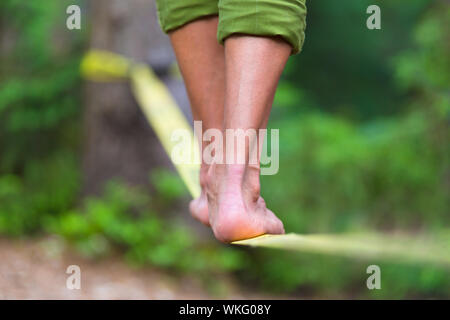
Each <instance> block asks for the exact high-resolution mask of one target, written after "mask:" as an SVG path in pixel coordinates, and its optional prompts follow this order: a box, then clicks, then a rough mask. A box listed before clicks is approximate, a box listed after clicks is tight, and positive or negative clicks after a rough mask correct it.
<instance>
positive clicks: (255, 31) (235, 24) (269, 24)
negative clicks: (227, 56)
mask: <svg viewBox="0 0 450 320" xmlns="http://www.w3.org/2000/svg"><path fill="white" fill-rule="evenodd" d="M156 3H157V6H158V17H159V23H160V25H161V28H162V30H163V31H164V32H166V33H167V32H169V31H172V30H175V29H177V28H179V27H181V26H183V25H185V24H187V23H189V22H191V21H193V20H196V19H199V18H202V17H205V16H210V15H218V16H219V26H218V31H217V40H218V41H219V43H221V44H223V42H224V40H225V39H226V38H227V37H228V36H230V35H231V34H234V33H243V34H249V35H255V36H281V37H282V38H283V39H284V40H285V41H287V42H288V43H290V44H291V46H292V53H293V54H295V53H298V52H300V50H301V48H302V46H303V42H304V40H305V28H306V0H156Z"/></svg>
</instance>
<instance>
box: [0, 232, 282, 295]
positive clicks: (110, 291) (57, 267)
mask: <svg viewBox="0 0 450 320" xmlns="http://www.w3.org/2000/svg"><path fill="white" fill-rule="evenodd" d="M70 265H78V266H79V267H80V270H81V289H79V290H69V289H68V288H67V287H66V281H67V278H68V277H69V276H70V274H66V270H67V267H68V266H70ZM222 282H223V285H221V289H220V290H214V291H219V292H220V293H217V292H215V293H214V294H213V293H212V292H211V290H210V289H207V288H206V287H205V286H204V285H202V282H201V281H199V280H198V279H195V278H192V277H183V278H179V277H176V276H174V275H171V274H169V273H165V272H164V271H161V270H156V269H151V268H132V267H130V266H129V265H127V264H126V263H125V262H123V260H121V259H120V258H118V257H116V258H114V257H113V258H107V259H106V258H105V259H101V260H96V261H93V260H90V259H86V258H83V257H81V256H80V255H78V254H76V253H74V252H73V251H71V250H70V249H68V248H67V247H66V246H64V245H63V244H62V243H61V241H60V240H58V239H52V238H47V239H41V240H37V241H36V240H20V241H18V240H14V241H12V240H9V239H0V299H58V300H59V299H268V298H274V297H270V296H267V295H265V294H264V293H255V292H248V291H247V290H245V289H243V288H240V287H239V286H238V285H236V283H235V281H233V279H228V278H227V279H223V281H221V283H222ZM277 298H281V297H277Z"/></svg>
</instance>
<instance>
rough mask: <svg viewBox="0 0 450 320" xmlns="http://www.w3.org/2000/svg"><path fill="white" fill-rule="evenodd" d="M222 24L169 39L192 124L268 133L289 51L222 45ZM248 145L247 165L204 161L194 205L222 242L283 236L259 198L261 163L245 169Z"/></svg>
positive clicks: (255, 41)
mask: <svg viewBox="0 0 450 320" xmlns="http://www.w3.org/2000/svg"><path fill="white" fill-rule="evenodd" d="M217 25H218V18H217V17H208V18H204V19H200V20H196V21H194V22H191V23H189V24H187V25H185V26H183V27H181V28H179V29H177V30H175V31H173V32H171V33H170V34H169V35H170V39H171V42H172V45H173V48H174V51H175V54H176V57H177V60H178V64H179V66H180V69H181V73H182V75H183V78H184V81H185V84H186V88H187V92H188V95H189V99H190V102H191V108H192V113H193V117H194V120H200V121H202V124H203V130H207V129H209V128H216V129H219V130H221V131H222V132H225V129H244V130H246V129H256V130H258V129H262V128H266V126H267V122H268V119H269V114H270V109H271V107H272V102H273V98H274V95H275V90H276V86H277V83H278V80H279V78H280V75H281V73H282V71H283V69H284V66H285V64H286V61H287V59H288V57H289V55H290V53H291V50H292V49H291V46H290V45H289V44H288V43H286V42H284V41H283V40H281V39H277V38H268V37H256V36H248V35H232V36H230V37H229V38H227V39H226V40H225V45H224V46H222V45H220V44H219V43H218V42H217V38H216V34H217ZM223 135H224V136H226V135H225V133H224V134H223ZM200 143H202V144H203V147H205V146H206V144H207V142H205V141H202V142H200ZM248 147H249V146H248V144H246V150H245V152H246V155H247V157H246V159H247V161H246V163H245V164H213V165H207V164H206V163H202V166H201V170H200V184H201V187H202V193H201V196H200V197H199V198H197V199H194V200H193V201H192V202H191V203H190V212H191V214H192V216H193V217H195V218H196V219H198V220H199V221H201V222H202V223H204V224H205V225H208V226H211V228H212V230H213V232H214V235H215V236H216V238H217V239H219V240H220V241H223V242H230V241H234V240H240V239H246V238H251V237H255V236H258V235H261V234H265V233H269V234H280V233H284V228H283V224H282V222H281V221H280V220H279V219H278V218H277V217H276V216H275V214H274V213H273V212H272V211H270V210H269V209H267V207H266V204H265V202H264V200H263V198H262V197H261V196H260V180H259V171H260V169H259V163H258V164H256V165H255V164H252V165H251V164H249V163H248V152H249V151H248ZM225 152H228V151H227V150H225Z"/></svg>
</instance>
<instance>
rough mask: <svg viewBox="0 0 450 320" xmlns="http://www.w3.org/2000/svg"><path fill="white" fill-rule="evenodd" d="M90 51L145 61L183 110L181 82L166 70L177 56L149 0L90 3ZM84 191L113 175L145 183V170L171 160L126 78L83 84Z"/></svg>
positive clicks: (98, 186)
mask: <svg viewBox="0 0 450 320" xmlns="http://www.w3.org/2000/svg"><path fill="white" fill-rule="evenodd" d="M88 10H89V12H90V21H89V25H90V32H91V43H90V47H91V48H93V49H101V50H108V51H112V52H115V53H119V54H121V55H124V56H126V57H128V58H130V59H133V60H135V61H139V62H149V63H150V64H151V65H152V66H153V67H154V68H155V69H156V71H157V72H158V74H160V75H161V77H162V78H163V80H164V81H165V82H166V84H167V85H168V86H169V89H170V90H171V92H172V94H173V95H174V96H175V99H176V100H177V101H178V103H179V104H180V105H181V106H182V109H183V110H184V111H185V112H187V109H188V108H189V104H188V100H187V97H186V93H185V90H184V86H183V84H182V82H181V81H180V80H177V79H172V78H170V76H168V75H167V72H165V71H166V70H167V69H168V66H169V65H171V64H172V63H173V61H174V60H175V58H174V54H173V52H172V49H171V47H170V43H169V39H168V37H167V36H166V35H164V34H163V33H162V32H161V30H160V28H159V25H158V22H157V16H156V8H155V4H154V1H152V0H127V1H123V0H95V1H91V2H90V8H89V9H88ZM84 129H85V130H84V132H85V150H84V158H83V166H84V193H85V194H97V193H99V192H100V191H101V190H102V187H103V185H104V183H105V182H106V181H108V180H110V179H111V178H116V177H118V178H120V179H121V180H123V181H125V182H127V183H129V184H131V185H146V186H149V173H150V172H151V170H153V169H154V168H156V167H170V166H171V165H170V161H169V158H168V156H167V155H166V153H165V152H164V150H163V148H162V147H161V145H160V143H159V141H158V139H157V137H156V135H155V134H154V132H153V130H152V129H151V127H150V126H149V124H148V123H147V121H146V119H145V117H144V115H143V113H142V112H141V110H140V109H139V106H138V105H137V103H136V101H135V99H134V97H133V95H132V93H131V90H130V87H129V83H128V82H116V83H114V82H111V83H87V84H86V91H85V111H84Z"/></svg>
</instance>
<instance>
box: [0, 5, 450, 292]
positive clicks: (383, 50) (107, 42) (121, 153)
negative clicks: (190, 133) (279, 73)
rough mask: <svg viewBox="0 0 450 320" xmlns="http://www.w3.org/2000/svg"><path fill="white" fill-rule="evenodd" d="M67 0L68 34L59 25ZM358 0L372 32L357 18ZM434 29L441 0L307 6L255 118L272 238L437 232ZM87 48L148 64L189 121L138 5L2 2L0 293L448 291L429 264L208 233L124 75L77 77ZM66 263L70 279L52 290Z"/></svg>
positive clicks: (442, 176)
mask: <svg viewBox="0 0 450 320" xmlns="http://www.w3.org/2000/svg"><path fill="white" fill-rule="evenodd" d="M74 2H75V3H76V4H78V5H79V6H80V7H81V9H82V16H81V19H82V20H81V21H82V28H81V30H68V29H67V27H66V19H67V17H68V15H67V14H66V8H67V7H68V6H69V5H71V4H74ZM371 4H378V5H379V6H380V7H381V17H382V24H381V25H382V29H381V30H368V29H367V27H366V20H367V18H368V16H369V15H368V14H366V9H367V7H368V6H369V5H371ZM448 30H450V7H449V2H448V1H445V0H434V1H432V0H396V1H383V2H381V1H375V0H370V1H369V0H357V1H356V0H349V1H333V0H314V1H309V2H308V27H307V38H306V42H305V46H304V49H303V52H302V53H301V54H300V55H296V56H293V57H291V58H290V60H289V63H288V66H287V68H286V70H285V72H284V74H283V77H282V80H281V82H280V85H279V89H278V92H277V95H276V98H275V102H274V108H273V112H272V117H271V121H270V126H271V127H273V128H279V129H280V171H279V173H278V174H277V175H275V176H264V177H263V178H262V179H263V181H262V193H263V196H264V197H265V199H266V202H267V203H268V206H269V207H270V208H271V209H272V210H273V211H274V212H275V213H276V214H277V215H278V216H279V217H280V218H281V219H282V220H283V222H284V224H285V228H286V230H287V231H288V232H296V233H344V232H372V231H377V232H385V233H398V232H401V233H407V234H410V235H413V236H414V235H419V234H420V235H440V236H442V237H443V239H447V241H449V243H450V232H449V230H450V229H449V227H450V203H449V194H450V192H449V191H450V190H449V189H450V167H449V164H450V157H449V155H450V148H449V138H450V131H449V120H450V90H449V84H450V34H449V32H448ZM94 48H95V49H103V50H109V51H113V52H116V53H119V54H122V55H125V56H127V57H128V58H130V59H134V60H136V61H140V62H146V63H149V64H150V66H152V67H153V69H154V70H155V71H156V72H157V74H158V76H159V77H160V78H161V79H162V80H163V81H164V82H165V83H166V85H167V86H168V88H169V89H170V91H171V92H172V94H173V95H174V97H175V98H176V100H177V102H178V103H179V105H180V107H181V108H182V109H183V111H184V112H185V113H186V115H187V116H188V117H190V115H189V102H188V100H187V98H186V93H185V89H184V86H183V83H182V80H181V79H180V77H179V73H178V72H177V67H176V65H174V62H175V60H174V55H173V53H172V50H171V48H170V44H169V42H168V38H167V36H166V35H164V34H163V33H162V32H161V31H160V29H159V26H158V22H157V17H156V9H155V4H154V2H153V1H151V0H129V1H122V0H95V1H92V0H91V1H89V0H84V1H81V0H78V1H66V0H39V1H22V0H2V1H1V2H0V298H43V299H44V298H56V299H60V298H61V299H63V298H124V299H126V298H155V299H174V298H194V299H196V298H198V299H209V298H313V299H316V298H388V299H399V298H412V299H413V298H450V272H449V269H448V268H447V269H446V268H445V267H439V266H433V265H426V264H414V263H395V262H386V261H377V260H373V261H372V260H371V261H364V260H359V259H357V257H355V258H354V259H350V258H339V257H334V256H328V255H319V254H304V253H294V254H293V253H292V252H284V251H280V250H269V249H246V248H240V247H232V246H228V245H224V244H220V243H218V242H217V241H215V240H214V239H213V236H212V234H211V232H210V231H209V230H208V229H206V228H204V227H202V226H200V225H198V224H197V223H196V222H194V221H191V218H190V217H189V213H188V209H187V204H188V201H189V195H188V192H187V190H186V188H185V186H184V185H183V183H182V182H181V180H180V179H179V178H178V176H177V175H176V173H175V172H174V170H173V168H172V166H171V164H170V161H169V158H168V157H167V156H166V155H165V153H164V151H163V149H162V147H161V146H160V144H159V142H158V140H157V138H156V136H155V134H154V133H153V131H152V129H151V127H150V126H149V125H148V123H147V122H146V120H145V118H144V116H143V114H142V112H141V111H140V109H139V106H138V105H137V104H136V101H135V100H134V97H133V95H132V93H131V91H130V88H129V83H128V82H127V81H126V80H124V81H115V82H105V83H90V82H87V81H85V80H83V79H82V77H81V74H80V62H81V59H82V57H83V56H84V54H85V53H86V52H88V50H89V49H94ZM198 67H199V68H201V65H199V66H198ZM72 264H75V265H79V266H80V267H81V272H82V290H74V291H70V290H67V289H66V288H65V281H66V277H67V275H66V274H65V271H66V268H67V266H68V265H72ZM369 264H377V265H379V266H380V267H381V270H382V289H381V290H368V289H367V287H366V279H367V277H368V275H367V274H366V268H367V266H368V265H369Z"/></svg>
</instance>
